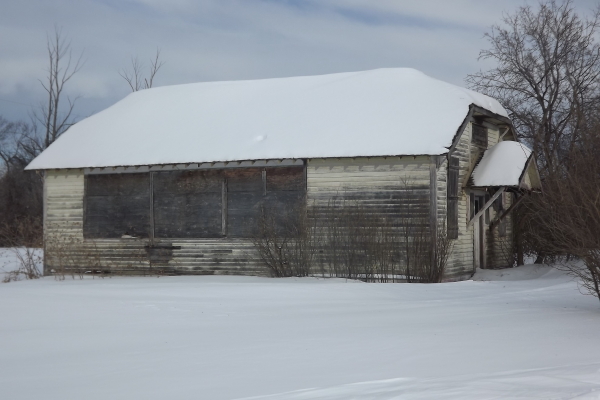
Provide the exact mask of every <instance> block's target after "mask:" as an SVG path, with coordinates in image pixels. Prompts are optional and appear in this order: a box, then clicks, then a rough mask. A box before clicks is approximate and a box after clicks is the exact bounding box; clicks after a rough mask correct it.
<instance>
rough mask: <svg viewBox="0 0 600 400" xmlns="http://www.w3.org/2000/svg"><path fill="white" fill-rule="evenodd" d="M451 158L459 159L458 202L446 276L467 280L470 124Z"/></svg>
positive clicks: (470, 239) (469, 263) (470, 230)
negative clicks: (456, 231)
mask: <svg viewBox="0 0 600 400" xmlns="http://www.w3.org/2000/svg"><path fill="white" fill-rule="evenodd" d="M452 155H453V156H456V157H458V159H459V175H458V181H459V188H461V189H462V190H461V192H460V197H459V200H458V239H456V240H454V243H453V245H452V252H451V254H450V257H449V259H448V266H447V272H446V276H447V279H448V280H461V279H468V278H469V277H470V276H471V275H472V273H473V226H470V227H467V223H468V222H469V192H468V189H467V188H466V187H467V185H468V179H469V176H470V172H471V170H472V164H473V163H474V161H473V160H472V159H471V124H470V123H469V124H467V126H466V127H465V130H464V131H463V132H462V134H461V135H460V138H459V139H458V144H457V146H456V148H455V150H454V153H453V154H452Z"/></svg>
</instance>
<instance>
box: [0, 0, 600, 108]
mask: <svg viewBox="0 0 600 400" xmlns="http://www.w3.org/2000/svg"><path fill="white" fill-rule="evenodd" d="M530 3H533V4H536V2H530ZM595 3H596V1H595V0H575V4H576V6H577V8H578V9H579V11H580V12H581V13H582V14H585V13H589V11H590V10H591V9H592V7H593V6H594V4H595ZM523 4H525V0H502V1H499V0H452V1H449V0H420V1H418V0H415V1H406V0H170V1H162V0H0V115H2V116H4V117H5V118H8V119H18V118H22V119H25V118H27V114H28V112H29V110H30V109H31V106H33V105H36V104H39V103H40V102H41V101H43V100H44V96H43V92H42V88H41V85H40V83H39V81H38V79H43V77H44V75H45V69H46V63H47V54H46V34H47V33H48V32H52V31H53V30H54V26H55V25H56V26H59V27H61V28H62V31H63V34H64V35H65V36H68V37H69V38H70V40H71V47H72V50H73V54H74V55H78V54H79V53H81V52H83V58H84V60H85V65H84V66H83V68H82V69H81V71H80V72H79V73H78V74H77V75H76V76H75V77H74V78H73V80H72V82H70V84H69V87H68V93H69V95H71V96H80V100H79V102H78V106H77V108H76V113H77V116H78V117H79V118H82V117H86V116H89V115H91V114H93V113H95V112H98V111H100V110H102V109H103V108H106V107H108V106H110V105H111V104H113V103H115V102H116V101H118V100H120V99H121V98H123V97H124V96H126V95H127V94H128V93H129V90H128V86H127V84H126V82H125V81H124V80H123V79H122V78H121V77H120V76H119V74H118V71H119V70H120V69H123V68H127V67H128V65H129V64H130V60H131V57H132V56H138V57H139V58H140V60H142V61H146V63H148V60H149V59H150V58H151V57H152V56H153V54H154V52H155V51H156V49H157V48H160V49H161V58H162V60H163V61H164V62H165V64H164V66H163V67H162V69H161V70H160V72H159V73H158V75H157V79H156V82H155V86H162V85H173V84H181V83H190V82H199V81H214V80H238V79H256V78H269V77H284V76H294V75H314V74H326V73H332V72H343V71H357V70H366V69H373V68H381V67H412V68H416V69H419V70H421V71H423V72H425V73H426V74H428V75H431V76H433V77H436V78H439V79H442V80H445V81H448V82H451V83H454V84H458V85H464V83H463V79H464V78H465V76H466V75H467V74H468V73H471V72H474V71H477V70H479V69H480V68H483V69H485V68H487V67H489V65H490V64H489V63H488V64H486V63H484V62H478V61H477V57H478V53H479V50H480V49H481V48H483V47H485V46H486V41H485V39H484V38H483V35H484V33H485V32H487V31H489V28H490V26H491V25H493V24H495V23H499V22H500V20H501V17H502V14H503V12H509V13H510V12H513V11H514V10H516V8H517V7H518V6H519V5H523Z"/></svg>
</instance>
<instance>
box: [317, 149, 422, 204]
mask: <svg viewBox="0 0 600 400" xmlns="http://www.w3.org/2000/svg"><path fill="white" fill-rule="evenodd" d="M430 163H431V161H430V157H428V156H416V157H415V156H405V157H385V158H384V157H373V158H354V159H352V158H341V159H337V158H334V159H331V158H329V159H313V160H309V161H308V166H307V195H308V201H309V203H310V202H312V201H317V202H320V201H327V200H328V199H329V198H331V197H333V196H343V195H344V194H363V195H364V197H365V198H364V199H363V201H364V202H368V204H369V205H373V206H374V205H381V206H385V205H389V206H393V205H396V204H397V199H398V198H397V196H399V195H402V193H404V191H405V189H406V188H407V187H410V188H412V189H414V190H425V191H426V192H424V193H423V196H428V195H429V194H428V191H429V185H430ZM394 196H396V197H394Z"/></svg>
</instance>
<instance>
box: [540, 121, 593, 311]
mask: <svg viewBox="0 0 600 400" xmlns="http://www.w3.org/2000/svg"><path fill="white" fill-rule="evenodd" d="M589 125H590V126H589V128H586V129H583V130H582V132H581V137H580V142H579V143H578V144H577V145H576V146H575V147H574V149H573V150H572V151H571V153H570V154H569V166H568V168H563V169H561V170H559V171H555V172H553V173H551V174H549V175H547V176H546V179H545V182H544V191H545V194H544V196H537V197H536V198H535V199H534V201H535V204H534V205H535V207H532V213H533V212H537V214H538V215H537V217H538V218H536V221H538V222H537V224H536V225H537V226H536V228H537V229H531V230H530V234H531V235H534V236H536V240H537V241H539V242H540V243H542V244H543V246H544V248H545V249H547V251H548V252H549V255H551V256H554V258H556V261H558V264H559V267H558V268H559V269H563V270H566V271H567V272H568V273H570V274H572V275H574V276H575V277H576V278H577V279H578V281H579V283H580V287H581V289H582V292H583V293H585V294H592V295H594V296H596V297H598V299H599V300H600V160H598V154H600V135H599V134H598V132H600V114H599V115H598V116H597V117H596V118H595V119H593V120H592V121H591V123H590V124H589ZM569 255H573V256H575V257H576V258H578V259H579V261H578V262H577V261H572V260H571V261H569V258H570V257H568V256H569ZM566 256H567V257H566Z"/></svg>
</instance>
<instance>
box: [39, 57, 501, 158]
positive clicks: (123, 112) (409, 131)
mask: <svg viewBox="0 0 600 400" xmlns="http://www.w3.org/2000/svg"><path fill="white" fill-rule="evenodd" d="M471 104H475V105H477V106H479V107H482V108H484V109H486V110H489V111H490V112H492V113H495V114H498V115H501V116H504V117H506V116H507V113H506V111H505V110H504V108H503V107H502V106H501V105H500V104H499V103H498V102H497V101H496V100H494V99H492V98H490V97H488V96H485V95H482V94H480V93H476V92H473V91H471V90H468V89H464V88H462V87H458V86H455V85H452V84H449V83H446V82H442V81H440V80H437V79H434V78H431V77H429V76H427V75H425V74H423V73H422V72H419V71H416V70H414V69H409V68H391V69H376V70H372V71H363V72H348V73H339V74H331V75H320V76H305V77H294V78H277V79H263V80H252V81H231V82H204V83H193V84H186V85H176V86H165V87H158V88H153V89H147V90H142V91H139V92H135V93H132V94H130V95H129V96H127V97H125V98H124V99H123V100H121V101H119V102H117V103H116V104H114V105H113V106H111V107H109V108H107V109H105V110H104V111H101V112H99V113H97V114H95V115H93V116H91V117H89V118H86V119H84V120H82V121H80V122H79V123H77V124H75V125H74V126H72V127H71V128H70V129H69V130H68V131H67V132H65V133H64V134H63V135H62V136H61V137H60V138H59V139H58V140H57V141H56V142H55V143H53V144H52V145H51V146H50V147H49V148H48V149H46V150H45V151H44V152H43V153H42V154H40V155H39V156H38V157H37V158H36V159H35V160H33V162H31V164H29V166H28V167H27V168H28V169H54V168H84V167H109V166H129V165H154V164H176V163H196V162H213V161H240V160H264V159H282V158H292V159H293V158H321V157H324V158H326V157H360V156H382V155H386V156H390V155H417V154H443V153H446V152H447V148H448V147H450V146H451V144H452V139H453V137H454V135H455V134H456V132H457V130H458V128H459V127H460V126H461V123H462V122H463V120H464V119H465V117H466V116H467V114H468V112H469V106H470V105H471Z"/></svg>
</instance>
